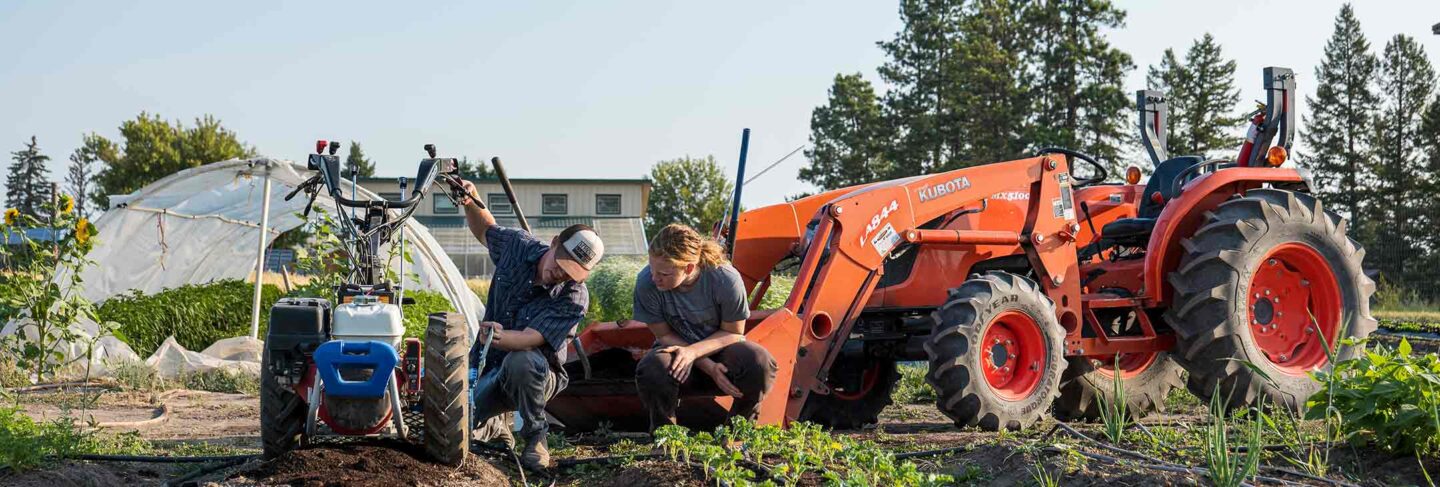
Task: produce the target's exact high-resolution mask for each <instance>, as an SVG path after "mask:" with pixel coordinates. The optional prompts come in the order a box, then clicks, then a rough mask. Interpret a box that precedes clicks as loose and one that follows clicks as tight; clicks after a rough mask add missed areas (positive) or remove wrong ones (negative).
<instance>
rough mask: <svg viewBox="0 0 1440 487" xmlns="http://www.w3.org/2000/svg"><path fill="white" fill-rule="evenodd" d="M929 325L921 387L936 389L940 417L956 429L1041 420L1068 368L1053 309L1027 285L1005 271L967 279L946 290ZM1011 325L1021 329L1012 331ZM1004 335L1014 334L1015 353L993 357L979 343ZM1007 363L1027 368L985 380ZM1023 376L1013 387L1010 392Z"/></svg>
mask: <svg viewBox="0 0 1440 487" xmlns="http://www.w3.org/2000/svg"><path fill="white" fill-rule="evenodd" d="M931 319H932V320H933V322H934V323H933V325H932V327H933V328H932V333H931V335H930V338H929V340H927V341H926V342H925V351H926V353H927V354H928V355H929V357H930V371H929V373H928V374H927V375H926V377H925V380H926V382H929V383H930V385H931V386H932V387H934V388H935V394H936V403H937V406H938V407H939V409H940V412H942V413H944V414H945V415H946V416H948V417H950V419H952V420H954V421H955V425H956V426H961V427H964V426H978V427H980V428H982V429H985V430H989V431H996V430H999V429H1001V428H1005V429H1009V430H1019V429H1022V428H1025V427H1028V426H1030V425H1032V424H1034V423H1035V422H1036V421H1038V420H1039V419H1040V418H1041V417H1042V416H1044V415H1045V413H1046V411H1048V410H1049V409H1050V406H1051V403H1053V402H1054V401H1055V398H1056V396H1058V395H1059V394H1060V379H1061V377H1062V374H1063V373H1064V371H1065V368H1066V365H1067V364H1066V362H1065V358H1064V349H1063V346H1064V337H1065V332H1064V329H1062V328H1061V327H1060V324H1059V322H1058V321H1057V320H1056V317H1055V303H1054V302H1052V301H1051V300H1050V298H1049V297H1047V296H1046V295H1045V294H1044V293H1043V292H1041V291H1040V287H1039V286H1038V285H1036V284H1035V283H1034V282H1033V281H1031V280H1029V279H1027V278H1025V277H1022V276H1017V275H1014V274H1010V273H1006V272H991V273H988V274H985V275H983V276H980V277H977V278H974V279H970V280H968V281H965V283H964V284H961V285H960V287H958V288H955V289H953V290H951V291H950V296H949V298H948V300H947V301H946V303H945V305H944V306H941V307H940V309H938V310H936V311H935V312H934V313H932V314H931ZM1014 320H1018V321H1020V322H1023V323H1022V324H1021V325H1019V326H1011V322H1013V321H1014ZM1005 330H1013V331H1015V332H1016V333H1015V334H1014V336H1015V337H1016V338H1015V341H1017V342H1018V343H1019V345H1020V346H1021V347H1022V348H1020V350H1021V351H1020V353H1014V354H1011V353H1006V354H1000V353H998V352H996V351H994V350H993V349H992V348H991V347H985V346H983V345H984V339H985V338H986V337H990V336H993V335H992V333H997V332H1003V331H1005ZM1026 336H1028V337H1031V338H1024V337H1026ZM992 341H993V339H992ZM995 346H998V345H995ZM1015 357H1019V358H1018V359H1017V358H1015ZM1007 363H1010V364H1018V365H1024V364H1029V365H1027V366H1023V367H1014V370H1015V372H1014V375H1013V376H1012V377H1013V378H1012V379H1010V380H1006V381H1003V382H998V383H996V382H997V381H1000V379H992V378H991V373H992V370H991V369H998V367H999V366H1000V365H1004V364H1007ZM989 364H997V365H996V366H994V367H991V366H990V365H989ZM1026 377H1028V379H1026V380H1025V381H1024V382H1023V383H1022V384H1021V385H1019V386H1018V387H1016V386H1013V385H1012V384H1014V381H1015V380H1020V379H1022V378H1026ZM1012 387H1015V390H1012V389H1011V388H1012Z"/></svg>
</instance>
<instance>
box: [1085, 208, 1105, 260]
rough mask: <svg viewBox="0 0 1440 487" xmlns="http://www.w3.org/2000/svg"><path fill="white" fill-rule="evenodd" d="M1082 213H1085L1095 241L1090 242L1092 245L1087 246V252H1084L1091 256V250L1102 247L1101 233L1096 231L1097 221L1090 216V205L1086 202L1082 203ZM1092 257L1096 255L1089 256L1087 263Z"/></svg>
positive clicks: (1086, 221)
mask: <svg viewBox="0 0 1440 487" xmlns="http://www.w3.org/2000/svg"><path fill="white" fill-rule="evenodd" d="M1080 211H1081V212H1082V213H1085V223H1086V224H1087V225H1090V237H1091V238H1092V239H1093V240H1091V241H1090V245H1086V246H1085V252H1083V253H1086V254H1089V253H1090V250H1091V249H1092V248H1094V247H1097V246H1099V245H1100V232H1097V231H1095V219H1094V218H1092V217H1091V216H1090V204H1089V203H1086V202H1084V201H1081V202H1080ZM1095 254H1099V252H1095ZM1092 255H1094V254H1090V255H1087V256H1086V258H1085V259H1084V260H1087V261H1088V260H1090V258H1089V257H1090V256H1092Z"/></svg>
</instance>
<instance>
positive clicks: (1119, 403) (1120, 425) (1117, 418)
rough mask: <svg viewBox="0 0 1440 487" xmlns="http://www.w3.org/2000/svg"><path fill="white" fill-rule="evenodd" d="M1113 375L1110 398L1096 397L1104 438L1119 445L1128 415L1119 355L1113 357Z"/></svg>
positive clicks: (1127, 424) (1128, 418) (1126, 424)
mask: <svg viewBox="0 0 1440 487" xmlns="http://www.w3.org/2000/svg"><path fill="white" fill-rule="evenodd" d="M1111 370H1114V371H1115V373H1114V374H1113V375H1112V376H1111V379H1110V398H1109V399H1107V398H1106V397H1105V396H1104V395H1096V399H1097V400H1099V401H1100V419H1101V420H1102V421H1103V422H1104V423H1105V437H1106V438H1108V439H1109V440H1110V442H1111V443H1120V438H1121V437H1122V436H1124V435H1125V429H1126V428H1127V427H1129V421H1130V415H1129V414H1128V412H1127V411H1125V406H1126V401H1125V379H1123V378H1122V377H1121V374H1120V355H1119V354H1116V355H1115V368H1114V369H1111Z"/></svg>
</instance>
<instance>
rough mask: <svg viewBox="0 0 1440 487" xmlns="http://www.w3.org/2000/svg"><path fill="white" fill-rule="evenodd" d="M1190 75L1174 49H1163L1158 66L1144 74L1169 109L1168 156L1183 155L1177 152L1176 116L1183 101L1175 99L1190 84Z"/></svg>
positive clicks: (1177, 122) (1177, 131)
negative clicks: (1160, 93) (1158, 91)
mask: <svg viewBox="0 0 1440 487" xmlns="http://www.w3.org/2000/svg"><path fill="white" fill-rule="evenodd" d="M1189 76H1190V73H1189V72H1187V71H1185V63H1184V62H1181V61H1180V58H1179V57H1178V56H1176V55H1175V50H1174V49H1169V48H1167V49H1165V54H1164V55H1162V56H1161V57H1160V64H1159V65H1157V66H1150V69H1149V71H1148V72H1147V73H1146V76H1145V82H1146V85H1148V86H1149V88H1150V89H1152V90H1160V91H1161V92H1163V93H1165V103H1166V106H1168V107H1169V110H1170V116H1169V117H1167V118H1166V119H1165V146H1166V147H1167V148H1168V149H1169V152H1170V155H1172V156H1175V155H1184V153H1183V152H1177V151H1179V150H1180V148H1181V144H1182V143H1183V142H1182V141H1181V140H1180V117H1178V116H1177V115H1178V114H1180V113H1182V112H1184V111H1185V100H1182V99H1180V98H1177V97H1176V96H1175V95H1177V94H1179V93H1180V91H1181V90H1184V89H1185V86H1186V85H1187V84H1189V83H1190V79H1189Z"/></svg>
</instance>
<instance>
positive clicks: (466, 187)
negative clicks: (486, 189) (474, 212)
mask: <svg viewBox="0 0 1440 487" xmlns="http://www.w3.org/2000/svg"><path fill="white" fill-rule="evenodd" d="M460 191H461V192H460V198H458V199H456V201H455V203H458V204H459V205H460V206H470V204H471V203H475V199H474V198H471V197H470V195H472V194H477V193H476V192H475V183H472V182H470V181H464V180H462V181H460Z"/></svg>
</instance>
